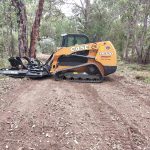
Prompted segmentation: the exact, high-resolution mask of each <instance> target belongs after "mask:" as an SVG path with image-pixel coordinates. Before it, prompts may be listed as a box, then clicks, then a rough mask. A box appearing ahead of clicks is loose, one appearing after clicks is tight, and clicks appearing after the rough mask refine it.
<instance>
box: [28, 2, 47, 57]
mask: <svg viewBox="0 0 150 150" xmlns="http://www.w3.org/2000/svg"><path fill="white" fill-rule="evenodd" d="M43 5H44V0H39V4H38V8H37V11H36V16H35V20H34V23H33V26H32V31H31V41H30V50H29V56H30V58H36V42H37V40H38V37H39V28H40V21H41V17H42V12H43Z"/></svg>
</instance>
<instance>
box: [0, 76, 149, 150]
mask: <svg viewBox="0 0 150 150" xmlns="http://www.w3.org/2000/svg"><path fill="white" fill-rule="evenodd" d="M117 79H118V76H116V77H114V79H111V78H110V81H109V82H107V81H106V82H104V83H101V84H84V83H81V84H79V83H71V82H63V81H62V82H56V81H53V80H50V79H47V80H37V81H36V80H28V81H25V84H24V82H22V83H21V85H19V86H18V87H16V88H15V89H13V90H12V91H10V92H8V93H7V94H6V95H5V96H4V97H3V98H4V100H5V101H8V102H9V101H10V103H9V105H5V107H3V111H1V112H0V133H1V136H0V149H6V146H8V148H7V149H10V150H20V149H21V148H22V149H23V148H24V149H25V150H31V149H36V150H49V149H51V150H72V149H77V150H113V149H115V150H138V149H140V148H141V149H144V148H145V147H146V145H147V141H148V140H147V139H146V133H145V132H144V131H145V129H146V128H145V129H142V128H140V127H139V126H135V124H134V123H133V122H132V120H133V119H135V117H137V115H140V114H138V113H137V112H136V113H137V114H136V113H134V115H135V117H134V116H128V115H131V113H132V111H133V110H134V109H135V108H134V109H133V110H130V109H131V108H128V109H127V107H128V106H129V105H131V104H132V103H131V101H129V102H128V103H127V100H126V98H127V97H129V98H133V97H132V96H133V95H134V94H133V95H132V93H131V95H130V93H129V94H126V90H128V89H127V85H128V83H126V84H127V85H126V84H125V85H122V83H121V82H118V80H117ZM120 80H121V81H122V80H124V79H120ZM129 85H130V84H129ZM133 87H134V85H133ZM129 88H131V87H129ZM120 89H121V92H120ZM12 92H14V93H15V95H12ZM108 93H110V94H108ZM134 93H135V94H136V93H137V92H136V91H134ZM125 95H127V96H126V97H125ZM134 96H135V95H134ZM139 97H140V96H139V95H137V96H136V98H138V99H139ZM139 101H140V100H139ZM139 101H138V102H137V103H133V104H132V105H133V106H134V107H137V106H138V104H139ZM120 103H122V105H121V104H120ZM144 104H145V103H143V106H142V107H145V105H144ZM145 109H146V110H147V109H149V107H148V106H147V107H146V108H145ZM126 110H127V111H128V112H125V111H126ZM144 113H145V111H144ZM138 119H139V118H137V123H139V120H138ZM142 122H143V120H142ZM19 148H20V149H19Z"/></svg>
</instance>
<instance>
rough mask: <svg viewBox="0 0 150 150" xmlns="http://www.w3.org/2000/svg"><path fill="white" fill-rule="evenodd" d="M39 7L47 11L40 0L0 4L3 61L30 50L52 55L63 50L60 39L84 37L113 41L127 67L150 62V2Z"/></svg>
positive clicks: (49, 0)
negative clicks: (132, 63) (81, 34)
mask: <svg viewBox="0 0 150 150" xmlns="http://www.w3.org/2000/svg"><path fill="white" fill-rule="evenodd" d="M41 2H42V3H43V6H42V5H41V3H40V0H1V1H0V34H1V37H0V54H1V57H7V56H14V55H19V52H20V55H22V56H23V55H28V54H29V51H30V50H31V49H34V50H36V51H37V52H38V51H40V52H42V53H51V52H52V51H55V50H56V47H59V46H60V41H61V34H63V33H85V34H87V35H88V36H89V37H90V38H91V39H92V38H93V36H96V38H97V39H99V40H110V41H112V42H113V44H114V45H115V47H116V49H117V52H118V54H119V56H120V58H122V59H124V60H126V61H128V62H138V63H149V62H150V1H147V0H132V1H131V0H118V1H116V0H80V1H76V0H73V1H69V0H45V1H44V0H41ZM39 3H40V5H38V4H39ZM64 5H66V6H67V7H66V9H68V8H71V10H72V13H71V14H72V15H70V16H68V15H66V14H65V13H64V11H63V9H62V7H63V6H64ZM39 6H40V7H41V8H39ZM39 9H40V11H41V12H40V13H38V10H39ZM69 10H70V9H68V11H69ZM65 12H66V11H65ZM40 14H41V16H40ZM37 17H39V19H37ZM38 23H39V24H38ZM36 27H37V30H34V29H35V28H36ZM33 35H36V38H35V37H34V38H33ZM33 43H34V44H35V45H34V47H33ZM21 53H22V54H21Z"/></svg>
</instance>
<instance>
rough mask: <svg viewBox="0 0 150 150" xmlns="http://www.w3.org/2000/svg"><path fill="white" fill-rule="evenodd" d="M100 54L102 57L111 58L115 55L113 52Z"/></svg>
mask: <svg viewBox="0 0 150 150" xmlns="http://www.w3.org/2000/svg"><path fill="white" fill-rule="evenodd" d="M99 54H100V55H101V56H106V57H109V56H112V55H113V53H112V52H99Z"/></svg>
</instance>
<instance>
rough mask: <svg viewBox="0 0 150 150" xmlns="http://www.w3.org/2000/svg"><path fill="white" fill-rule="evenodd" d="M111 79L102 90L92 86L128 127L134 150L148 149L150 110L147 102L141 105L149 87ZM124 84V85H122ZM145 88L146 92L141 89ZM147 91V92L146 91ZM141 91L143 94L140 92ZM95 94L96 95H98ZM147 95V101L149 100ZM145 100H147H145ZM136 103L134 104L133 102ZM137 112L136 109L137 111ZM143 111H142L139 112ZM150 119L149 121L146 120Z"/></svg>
mask: <svg viewBox="0 0 150 150" xmlns="http://www.w3.org/2000/svg"><path fill="white" fill-rule="evenodd" d="M115 77H117V76H115ZM115 77H113V78H112V79H111V78H109V81H110V82H105V83H103V84H102V89H101V90H100V89H99V85H95V84H93V85H92V88H93V90H96V92H97V93H98V96H100V97H103V102H104V103H106V104H107V105H108V106H109V107H110V108H111V109H112V110H113V111H114V114H115V113H116V114H117V116H116V115H115V116H116V117H118V118H117V120H118V121H119V122H123V123H124V125H125V126H126V128H127V130H128V133H129V139H130V141H131V145H132V148H133V149H148V148H149V147H150V146H149V143H150V142H149V141H150V136H149V133H150V132H149V128H148V126H149V125H150V122H149V113H147V112H149V111H150V108H149V107H148V106H147V105H145V102H142V103H141V101H142V100H141V97H142V95H141V93H142V91H143V95H144V94H145V93H146V94H145V95H147V93H148V90H149V89H150V87H149V86H144V85H142V86H139V87H137V84H135V83H133V82H132V83H130V82H128V81H126V79H120V77H119V76H118V77H117V78H118V79H120V80H119V81H118V79H117V78H115ZM122 82H123V84H122ZM143 87H145V91H144V90H142V91H141V88H143ZM146 89H147V91H146ZM139 91H141V92H139ZM96 92H95V93H96ZM149 97H150V96H149V95H147V101H148V100H149ZM144 100H145V99H144ZM133 101H134V102H133ZM137 108H138V110H136V111H135V109H137ZM140 108H142V109H141V111H139V110H140ZM145 118H146V119H148V121H147V120H146V119H145Z"/></svg>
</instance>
